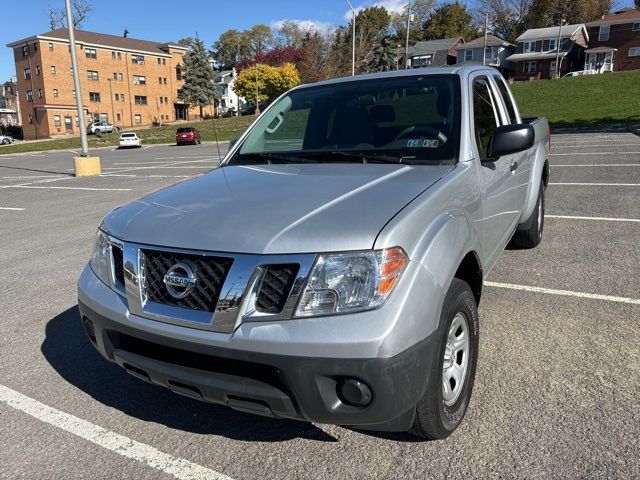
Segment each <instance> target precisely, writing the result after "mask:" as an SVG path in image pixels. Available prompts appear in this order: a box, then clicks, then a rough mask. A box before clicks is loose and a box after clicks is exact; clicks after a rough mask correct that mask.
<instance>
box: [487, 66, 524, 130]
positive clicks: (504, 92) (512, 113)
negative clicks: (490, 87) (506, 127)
mask: <svg viewBox="0 0 640 480" xmlns="http://www.w3.org/2000/svg"><path fill="white" fill-rule="evenodd" d="M493 80H494V81H495V82H496V85H497V86H498V92H500V95H501V96H502V99H503V100H504V105H505V106H506V107H507V113H508V114H509V121H510V123H511V124H516V123H518V116H517V115H516V109H515V107H514V106H513V101H511V95H509V90H508V89H507V86H506V85H505V84H504V80H503V79H502V78H500V76H498V75H495V76H494V77H493Z"/></svg>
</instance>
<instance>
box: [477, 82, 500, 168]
mask: <svg viewBox="0 0 640 480" xmlns="http://www.w3.org/2000/svg"><path fill="white" fill-rule="evenodd" d="M473 123H474V130H475V133H476V143H477V145H478V151H479V152H480V156H481V158H486V156H487V147H488V146H489V140H490V139H491V135H492V134H493V131H494V130H495V129H496V127H497V126H498V119H497V117H496V110H495V108H494V105H493V99H492V98H491V91H490V89H489V84H488V82H487V79H486V78H482V77H480V78H477V79H475V80H474V81H473Z"/></svg>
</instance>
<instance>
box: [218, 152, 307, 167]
mask: <svg viewBox="0 0 640 480" xmlns="http://www.w3.org/2000/svg"><path fill="white" fill-rule="evenodd" d="M256 160H258V161H260V160H262V161H264V162H266V163H267V164H268V165H271V164H273V163H315V162H314V161H313V160H309V159H308V158H301V157H292V156H289V155H277V154H275V153H264V152H256V153H241V154H238V155H234V156H233V157H232V158H231V159H230V160H229V164H231V165H234V164H237V163H236V162H238V163H242V164H245V163H246V164H251V163H254V162H255V161H256Z"/></svg>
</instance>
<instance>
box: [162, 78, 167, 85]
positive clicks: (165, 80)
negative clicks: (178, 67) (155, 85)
mask: <svg viewBox="0 0 640 480" xmlns="http://www.w3.org/2000/svg"><path fill="white" fill-rule="evenodd" d="M162 83H163V84H164V85H166V84H167V77H162Z"/></svg>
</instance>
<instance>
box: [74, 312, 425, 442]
mask: <svg viewBox="0 0 640 480" xmlns="http://www.w3.org/2000/svg"><path fill="white" fill-rule="evenodd" d="M79 309H80V314H81V317H82V320H83V324H84V326H85V330H86V331H87V333H88V335H89V337H90V339H91V341H92V343H93V344H94V346H95V347H96V348H97V350H98V351H99V352H100V354H101V355H102V356H104V357H105V358H106V359H108V360H110V361H112V362H115V363H117V364H118V365H120V366H121V367H123V368H124V369H125V370H126V371H127V372H129V373H131V374H132V375H134V376H136V377H138V378H140V379H142V380H145V381H147V382H150V383H153V384H156V385H161V386H164V387H167V388H170V389H171V390H173V391H174V392H176V393H179V394H182V395H185V396H188V397H191V398H195V399H198V400H202V401H205V402H211V403H220V404H225V405H227V406H229V407H231V408H234V409H236V410H241V411H246V412H250V413H255V414H259V415H265V416H271V417H275V418H292V419H298V420H305V421H311V422H318V423H332V424H340V425H354V426H365V427H366V426H370V427H373V428H376V429H385V430H398V431H404V430H407V429H408V428H409V427H410V426H411V423H412V421H413V407H414V406H415V405H416V404H417V402H418V401H419V399H420V398H421V397H422V395H423V394H424V390H425V388H426V384H427V380H428V378H427V377H428V372H430V371H431V361H432V359H435V358H436V355H434V349H435V348H437V341H436V340H437V339H436V334H432V335H431V336H429V337H427V338H426V339H425V340H423V341H422V342H420V343H418V344H416V345H414V346H413V347H411V348H409V349H407V350H406V351H404V352H401V353H399V354H397V355H394V356H392V357H386V358H370V359H354V358H345V359H341V358H320V357H300V356H288V355H278V354H265V353H256V352H248V351H243V350H233V349H225V348H213V347H211V346H206V345H200V344H197V343H190V342H185V341H181V340H176V339H173V338H167V337H163V336H158V335H154V334H150V333H148V332H145V331H143V330H138V329H135V328H132V327H130V326H127V325H123V324H121V323H118V322H115V321H113V320H110V319H108V318H106V317H104V316H102V315H100V314H98V313H97V312H95V311H94V310H92V309H90V308H88V307H87V306H86V305H85V304H83V303H82V302H79ZM345 379H356V380H358V381H360V382H362V383H363V384H365V385H367V386H368V388H369V389H370V391H371V394H372V395H371V401H370V403H369V404H368V405H366V406H355V405H349V404H347V403H345V402H344V401H343V399H341V396H340V394H339V392H338V387H339V385H340V384H341V382H343V381H344V380H345Z"/></svg>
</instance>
